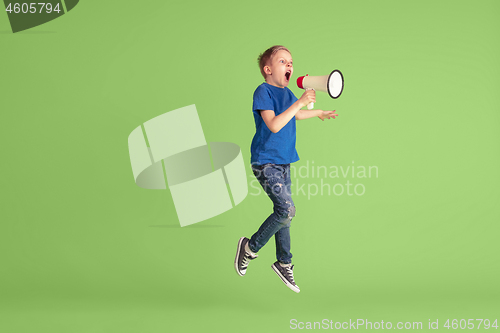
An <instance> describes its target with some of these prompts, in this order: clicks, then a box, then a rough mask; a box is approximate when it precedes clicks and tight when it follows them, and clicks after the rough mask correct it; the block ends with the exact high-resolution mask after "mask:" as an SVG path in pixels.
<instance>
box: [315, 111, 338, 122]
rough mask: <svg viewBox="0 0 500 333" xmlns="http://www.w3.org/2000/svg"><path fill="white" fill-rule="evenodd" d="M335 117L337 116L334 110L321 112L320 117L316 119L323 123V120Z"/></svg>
mask: <svg viewBox="0 0 500 333" xmlns="http://www.w3.org/2000/svg"><path fill="white" fill-rule="evenodd" d="M335 117H338V114H336V113H335V110H333V111H323V110H321V115H319V116H318V118H319V119H321V121H324V120H325V119H330V118H333V119H335Z"/></svg>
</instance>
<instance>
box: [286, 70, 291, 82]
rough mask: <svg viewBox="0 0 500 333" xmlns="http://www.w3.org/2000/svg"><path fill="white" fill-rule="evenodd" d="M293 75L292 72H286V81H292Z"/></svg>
mask: <svg viewBox="0 0 500 333" xmlns="http://www.w3.org/2000/svg"><path fill="white" fill-rule="evenodd" d="M291 74H292V73H290V71H288V72H286V73H285V79H286V80H287V81H290V75H291Z"/></svg>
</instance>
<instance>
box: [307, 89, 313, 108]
mask: <svg viewBox="0 0 500 333" xmlns="http://www.w3.org/2000/svg"><path fill="white" fill-rule="evenodd" d="M306 90H314V89H313V88H306ZM313 107H314V103H313V102H311V103H309V104H307V109H308V110H312V108H313Z"/></svg>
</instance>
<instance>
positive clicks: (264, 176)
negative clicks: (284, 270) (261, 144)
mask: <svg viewBox="0 0 500 333" xmlns="http://www.w3.org/2000/svg"><path fill="white" fill-rule="evenodd" d="M253 171H254V174H255V176H256V177H257V179H258V180H259V183H260V184H261V186H262V187H263V188H264V190H265V191H266V193H267V195H268V196H269V198H270V199H271V200H272V201H273V204H274V208H273V213H272V214H271V215H269V217H268V218H267V219H266V220H265V221H264V223H262V225H261V226H260V228H259V230H258V231H257V232H256V233H255V234H254V235H253V236H252V238H251V239H250V242H249V244H248V245H249V248H250V250H251V251H253V252H258V251H259V250H260V249H261V248H262V247H263V246H264V245H265V244H266V243H267V242H268V241H269V239H270V238H271V237H272V236H273V235H274V234H276V232H278V230H280V229H282V228H285V227H289V226H290V221H291V220H292V217H293V216H294V215H295V206H294V205H293V201H292V198H291V193H290V191H289V190H287V186H286V185H287V184H286V177H289V174H288V173H289V166H283V165H275V164H267V165H264V166H260V167H253ZM287 234H288V235H289V231H288V233H285V234H284V235H283V237H282V240H284V241H285V243H286V235H287ZM288 237H289V236H288ZM288 244H289V241H288ZM281 245H282V247H281V248H282V249H285V248H286V244H281ZM283 245H284V247H283ZM288 253H289V245H288ZM290 258H291V254H290Z"/></svg>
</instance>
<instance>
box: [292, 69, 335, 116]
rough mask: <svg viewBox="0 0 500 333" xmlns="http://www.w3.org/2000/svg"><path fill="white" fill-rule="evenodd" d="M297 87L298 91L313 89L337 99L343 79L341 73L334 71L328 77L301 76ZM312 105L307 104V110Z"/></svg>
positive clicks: (312, 105)
mask: <svg viewBox="0 0 500 333" xmlns="http://www.w3.org/2000/svg"><path fill="white" fill-rule="evenodd" d="M297 86H298V87H299V88H300V89H305V90H308V89H314V90H319V91H324V92H327V93H328V95H330V97H331V98H338V97H339V96H340V94H342V90H344V77H343V76H342V73H341V72H340V71H339V70H338V69H336V70H334V71H333V72H331V73H330V74H329V75H323V76H309V75H306V76H301V77H299V78H298V79H297ZM313 107H314V103H309V104H307V108H308V109H309V110H311V109H312V108H313Z"/></svg>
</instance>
